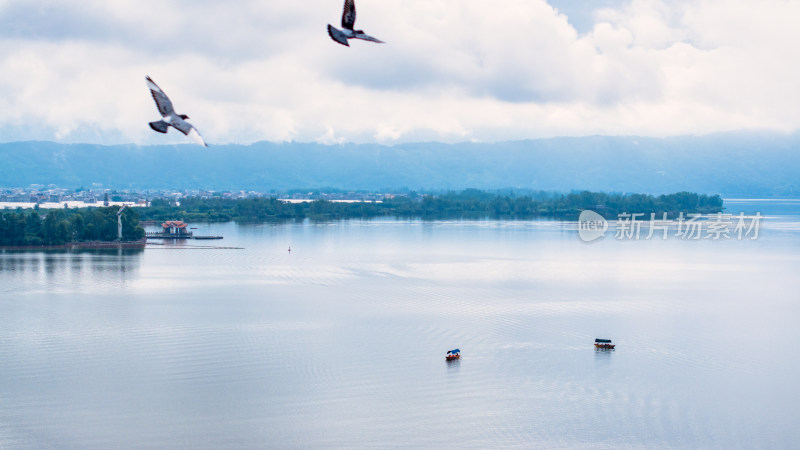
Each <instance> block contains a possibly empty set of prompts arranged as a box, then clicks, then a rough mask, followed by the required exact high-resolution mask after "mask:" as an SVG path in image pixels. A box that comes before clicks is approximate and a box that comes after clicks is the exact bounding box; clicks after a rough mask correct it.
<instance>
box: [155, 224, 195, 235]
mask: <svg viewBox="0 0 800 450" xmlns="http://www.w3.org/2000/svg"><path fill="white" fill-rule="evenodd" d="M161 233H162V234H167V235H171V236H187V237H188V236H191V235H192V233H191V232H190V231H189V229H188V228H187V227H186V224H185V223H183V222H181V221H180V220H168V221H166V222H164V223H162V224H161Z"/></svg>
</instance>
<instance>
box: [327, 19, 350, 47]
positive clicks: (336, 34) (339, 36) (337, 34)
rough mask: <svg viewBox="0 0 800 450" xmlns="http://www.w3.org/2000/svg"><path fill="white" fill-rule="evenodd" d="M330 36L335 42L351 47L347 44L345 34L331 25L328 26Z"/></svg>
mask: <svg viewBox="0 0 800 450" xmlns="http://www.w3.org/2000/svg"><path fill="white" fill-rule="evenodd" d="M328 36H330V37H331V39H333V40H334V41H336V42H338V43H340V44H342V45H346V46H348V47H350V44H348V43H347V36H345V35H344V33H342V32H341V31H339V30H337V29H336V28H334V27H333V26H331V25H330V24H328Z"/></svg>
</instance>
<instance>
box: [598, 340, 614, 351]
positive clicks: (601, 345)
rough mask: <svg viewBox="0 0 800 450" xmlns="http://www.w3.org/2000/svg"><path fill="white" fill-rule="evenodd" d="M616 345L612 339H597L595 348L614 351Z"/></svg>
mask: <svg viewBox="0 0 800 450" xmlns="http://www.w3.org/2000/svg"><path fill="white" fill-rule="evenodd" d="M614 347H616V344H612V343H611V339H595V340H594V348H597V349H603V350H614Z"/></svg>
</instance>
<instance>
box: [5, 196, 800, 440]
mask: <svg viewBox="0 0 800 450" xmlns="http://www.w3.org/2000/svg"><path fill="white" fill-rule="evenodd" d="M726 205H727V206H728V209H729V212H735V213H738V212H739V211H745V212H748V213H749V212H755V211H759V212H761V214H762V215H763V216H764V219H763V221H762V222H761V227H760V233H759V236H758V239H756V240H750V239H744V240H741V241H740V240H737V239H735V238H734V239H720V240H710V239H700V240H691V241H687V240H682V239H679V238H675V237H670V238H669V239H667V240H660V239H658V240H655V239H651V240H644V239H640V240H617V239H614V234H613V230H612V231H611V232H610V233H609V234H608V235H607V236H606V237H605V238H603V239H600V240H597V241H594V242H591V243H585V242H582V241H581V240H580V239H579V237H578V232H577V226H576V224H575V223H568V222H558V221H520V222H498V221H438V222H424V221H403V220H390V219H378V220H370V221H343V222H333V223H309V222H306V223H302V224H278V225H276V224H234V223H227V224H212V225H204V224H199V225H197V226H198V227H199V229H197V230H194V231H195V233H196V234H221V235H224V237H225V239H224V240H221V241H186V242H184V243H166V244H165V245H152V246H151V245H149V246H148V248H147V249H145V250H143V251H122V252H118V251H106V252H75V253H60V252H52V253H48V252H0V364H1V366H0V448H112V447H113V448H296V447H312V448H319V447H348V448H352V447H368V448H375V447H406V448H408V447H412V448H413V447H429V448H430V447H434V448H442V447H474V448H513V447H523V448H531V447H535V448H576V447H577V448H618V447H636V448H642V447H649V448H664V447H681V448H685V447H693V448H697V447H703V448H708V447H711V448H733V447H736V448H742V447H750V448H752V447H766V448H780V447H783V448H785V447H793V446H796V445H797V442H800V427H798V426H797V423H798V422H800V384H799V383H798V379H800V360H798V358H797V353H798V347H799V346H800V295H799V294H798V292H800V276H798V274H800V202H798V201H783V202H774V201H761V202H752V201H731V202H727V203H726ZM223 246H224V247H241V248H239V249H231V248H214V247H223ZM289 246H291V249H292V251H291V252H289V251H288V248H289ZM596 337H602V338H611V339H613V340H614V342H615V343H616V344H617V348H616V350H614V351H596V350H595V349H594V347H593V341H594V339H595V338H596ZM452 348H460V349H461V351H462V355H463V356H462V359H461V360H460V361H458V362H455V363H446V362H445V360H444V355H445V352H446V351H447V350H449V349H452Z"/></svg>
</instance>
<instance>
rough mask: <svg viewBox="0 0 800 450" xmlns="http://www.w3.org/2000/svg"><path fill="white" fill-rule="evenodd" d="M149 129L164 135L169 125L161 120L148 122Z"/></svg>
mask: <svg viewBox="0 0 800 450" xmlns="http://www.w3.org/2000/svg"><path fill="white" fill-rule="evenodd" d="M150 128H152V129H154V130H155V131H158V132H159V133H166V132H167V130H168V129H169V124H168V123H167V122H164V121H163V120H159V121H158V122H150Z"/></svg>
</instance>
